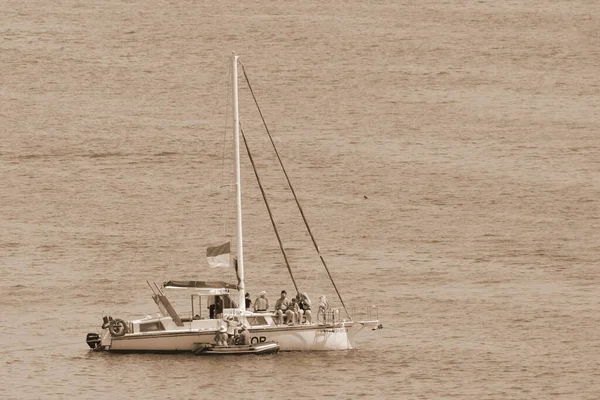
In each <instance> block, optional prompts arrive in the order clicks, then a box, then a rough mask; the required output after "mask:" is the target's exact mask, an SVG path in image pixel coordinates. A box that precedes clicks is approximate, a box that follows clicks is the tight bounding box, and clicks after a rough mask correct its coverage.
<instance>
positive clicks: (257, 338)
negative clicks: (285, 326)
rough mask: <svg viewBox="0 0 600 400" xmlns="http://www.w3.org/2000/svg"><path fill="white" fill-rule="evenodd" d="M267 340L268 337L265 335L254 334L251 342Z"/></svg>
mask: <svg viewBox="0 0 600 400" xmlns="http://www.w3.org/2000/svg"><path fill="white" fill-rule="evenodd" d="M266 341H267V338H266V337H265V336H252V338H251V339H250V343H251V344H257V343H264V342H266Z"/></svg>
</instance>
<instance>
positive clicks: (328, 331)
mask: <svg viewBox="0 0 600 400" xmlns="http://www.w3.org/2000/svg"><path fill="white" fill-rule="evenodd" d="M342 332H348V328H329V329H319V330H318V331H317V333H342Z"/></svg>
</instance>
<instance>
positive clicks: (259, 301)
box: [254, 290, 269, 312]
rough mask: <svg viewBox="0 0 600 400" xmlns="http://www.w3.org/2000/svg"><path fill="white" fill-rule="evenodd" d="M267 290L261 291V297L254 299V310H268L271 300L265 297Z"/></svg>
mask: <svg viewBox="0 0 600 400" xmlns="http://www.w3.org/2000/svg"><path fill="white" fill-rule="evenodd" d="M266 295H267V292H265V291H264V290H263V291H262V292H260V297H257V298H256V300H254V312H266V311H267V310H268V309H269V300H267V298H266V297H265V296H266Z"/></svg>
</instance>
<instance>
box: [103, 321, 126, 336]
mask: <svg viewBox="0 0 600 400" xmlns="http://www.w3.org/2000/svg"><path fill="white" fill-rule="evenodd" d="M108 331H109V332H110V334H111V335H113V336H123V335H124V334H126V333H127V323H126V322H125V321H123V320H122V319H119V318H117V319H113V320H111V321H110V323H109V324H108Z"/></svg>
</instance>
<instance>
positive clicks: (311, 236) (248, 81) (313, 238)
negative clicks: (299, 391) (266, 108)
mask: <svg viewBox="0 0 600 400" xmlns="http://www.w3.org/2000/svg"><path fill="white" fill-rule="evenodd" d="M240 65H241V66H242V72H243V73H244V78H245V79H246V82H247V83H248V88H249V89H250V93H251V94H252V98H253V99H254V104H256V108H257V109H258V113H259V114H260V118H261V119H262V122H263V125H264V127H265V130H266V132H267V135H268V136H269V140H270V141H271V145H272V146H273V149H274V150H275V154H276V155H277V160H279V165H280V166H281V169H282V171H283V174H284V175H285V179H286V180H287V183H288V185H289V187H290V190H291V192H292V195H293V196H294V200H295V201H296V205H297V206H298V210H300V215H302V220H304V225H305V226H306V230H307V231H308V234H309V235H310V238H311V240H312V242H313V245H314V247H315V250H316V251H317V254H318V255H319V258H320V259H321V263H322V264H323V266H324V267H325V271H327V275H328V276H329V280H330V281H331V284H332V285H333V288H334V289H335V292H336V293H337V295H338V298H339V299H340V302H341V303H342V306H343V307H344V311H345V312H346V315H347V316H348V317H349V318H350V313H348V309H347V308H346V305H345V304H344V300H342V295H341V294H340V291H339V290H338V288H337V286H336V284H335V282H334V281H333V277H332V276H331V272H329V268H327V264H326V263H325V259H324V258H323V255H322V254H321V250H319V246H318V245H317V241H316V239H315V237H314V235H313V233H312V230H311V229H310V226H309V225H308V221H307V219H306V216H305V215H304V211H303V210H302V207H301V206H300V202H299V201H298V196H296V191H295V190H294V187H293V186H292V182H291V181H290V178H289V176H288V174H287V171H286V170H285V167H284V166H283V161H282V160H281V157H280V156H279V152H278V151H277V147H276V146H275V142H274V141H273V137H272V136H271V132H269V128H268V127H267V123H266V121H265V118H264V117H263V113H262V111H261V110H260V107H259V105H258V101H257V100H256V96H255V95H254V91H253V90H252V86H251V85H250V80H249V79H248V75H247V74H246V69H245V68H244V65H243V64H242V63H241V62H240ZM288 268H289V267H288Z"/></svg>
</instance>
